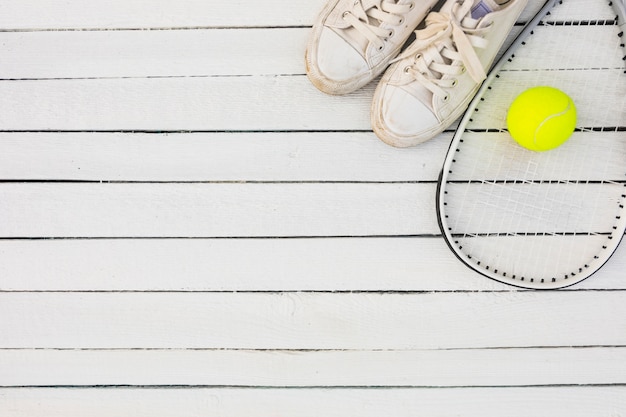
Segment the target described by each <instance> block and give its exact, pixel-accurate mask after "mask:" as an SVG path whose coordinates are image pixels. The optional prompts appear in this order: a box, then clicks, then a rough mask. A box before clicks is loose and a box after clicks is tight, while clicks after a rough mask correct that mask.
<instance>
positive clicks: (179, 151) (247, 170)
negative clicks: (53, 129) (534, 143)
mask: <svg viewBox="0 0 626 417" xmlns="http://www.w3.org/2000/svg"><path fill="white" fill-rule="evenodd" d="M450 139H451V134H450V133H447V134H444V135H442V136H441V138H440V139H438V140H433V141H430V142H427V143H425V144H423V145H422V146H420V147H415V148H411V149H396V148H393V147H391V146H388V145H386V144H384V143H383V142H382V141H380V140H378V138H376V136H375V135H374V134H373V133H372V132H349V133H345V132H269V133H254V132H228V133H170V134H163V133H161V134H159V133H154V134H142V133H97V134H96V133H92V132H79V133H66V132H61V133H59V132H57V133H32V132H20V133H0V178H2V179H3V180H42V181H47V180H65V181H83V180H88V181H153V182H154V181H164V182H174V181H182V182H190V181H213V182H219V181H277V182H281V181H282V182H285V181H314V182H326V181H340V182H377V183H378V182H394V181H395V182H397V181H404V182H408V181H436V179H437V176H438V175H439V171H440V170H441V163H442V161H443V160H444V158H445V154H446V151H447V148H448V146H449V143H450ZM322 167H323V168H322Z"/></svg>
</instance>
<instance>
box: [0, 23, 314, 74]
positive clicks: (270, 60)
mask: <svg viewBox="0 0 626 417" xmlns="http://www.w3.org/2000/svg"><path fill="white" fill-rule="evenodd" d="M309 32H310V29H308V28H280V29H277V28H264V29H198V30H151V31H144V30H128V31H95V32H84V31H69V32H68V31H57V32H0V51H1V52H2V55H3V56H4V57H5V60H6V65H4V66H3V67H2V68H0V78H5V79H6V78H9V79H11V78H14V79H15V78H19V79H23V78H85V77H91V78H94V77H95V78H104V77H172V76H194V77H197V76H213V75H266V74H272V75H274V74H304V49H305V44H306V39H307V37H308V35H309ZM94 45H97V46H98V47H97V48H94Z"/></svg>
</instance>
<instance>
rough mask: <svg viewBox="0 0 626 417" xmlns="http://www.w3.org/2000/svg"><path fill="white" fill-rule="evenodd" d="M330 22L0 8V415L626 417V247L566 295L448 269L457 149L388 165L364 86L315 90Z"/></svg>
mask: <svg viewBox="0 0 626 417" xmlns="http://www.w3.org/2000/svg"><path fill="white" fill-rule="evenodd" d="M324 3H325V1H323V0H314V1H285V0H271V1H270V2H254V1H235V2H227V3H224V2H217V1H213V0H209V1H199V0H182V1H178V2H172V1H167V0H152V1H145V0H131V1H126V0H112V1H108V2H105V3H103V2H96V1H92V0H84V1H75V0H63V1H60V0H53V1H48V2H45V4H44V2H41V1H40V0H23V1H19V2H11V1H4V0H0V54H1V55H2V56H3V60H4V62H3V65H2V66H0V67H1V68H0V96H1V97H2V100H0V131H1V132H0V181H1V182H0V416H2V417H39V416H41V417H44V416H45V417H60V416H63V417H79V416H80V417H82V416H93V417H105V416H106V417H109V416H129V417H130V416H132V417H143V416H146V417H147V416H150V417H170V416H172V417H173V416H176V417H179V416H181V415H184V416H189V417H200V416H207V415H216V416H217V415H219V416H232V417H244V416H245V417H249V416H255V417H256V416H258V417H264V416H267V417H276V416H284V415H298V416H303V417H307V416H319V415H324V416H330V417H333V416H337V417H339V416H341V417H345V416H352V415H355V416H356V415H358V416H362V417H369V416H372V417H373V416H377V417H378V416H386V415H393V416H398V417H403V416H406V417H408V416H421V415H424V416H442V417H443V416H450V415H464V416H465V415H467V416H481V417H488V416H496V415H497V416H499V417H500V416H504V417H508V416H511V417H512V416H519V417H521V416H524V417H526V416H529V415H531V416H533V415H536V416H540V415H549V416H567V417H579V416H580V417H583V416H584V417H589V416H606V417H616V416H619V415H626V400H625V399H626V381H625V380H624V375H626V369H625V368H624V364H625V363H626V357H625V348H624V346H626V339H625V338H626V319H624V317H625V315H624V314H623V313H624V306H625V305H626V299H625V298H624V297H625V295H626V293H625V292H624V290H625V289H626V281H624V280H623V271H624V270H625V268H626V246H624V245H622V246H621V247H620V248H619V249H618V252H617V253H616V255H615V256H614V258H613V259H611V261H610V262H609V263H608V264H607V265H606V266H605V267H604V268H603V269H602V270H600V271H599V272H598V273H597V274H596V275H594V276H593V277H592V278H591V279H589V280H586V281H584V282H582V283H580V284H578V285H576V286H575V287H573V288H568V289H567V290H564V291H559V292H550V293H546V292H529V291H522V290H518V289H516V288H513V287H509V286H506V285H504V284H501V283H497V282H494V281H491V280H488V279H486V278H484V277H482V276H480V275H478V274H475V273H473V272H471V271H470V270H468V269H467V268H465V267H464V266H463V265H462V264H461V263H460V262H459V261H458V260H457V259H456V258H455V257H454V255H453V254H452V253H451V252H450V250H449V249H448V248H447V247H446V246H445V243H444V241H443V240H442V239H441V238H440V237H439V229H438V226H437V223H436V219H435V212H434V193H435V184H434V182H435V181H436V179H437V175H438V173H439V170H440V167H441V163H442V162H443V159H444V155H445V153H446V150H447V147H448V144H449V141H450V138H451V130H452V129H454V126H452V127H451V129H450V130H449V131H448V132H446V133H444V134H442V135H440V136H439V137H438V138H436V139H435V140H433V141H430V142H428V143H425V144H423V145H421V146H419V147H416V148H412V149H403V150H399V149H394V148H391V147H388V146H386V145H384V144H383V143H381V142H380V141H379V140H378V139H376V137H375V136H374V134H373V133H372V132H371V128H370V123H369V107H370V100H371V96H372V94H373V89H374V87H375V83H371V84H370V85H369V86H367V87H366V88H365V89H363V90H360V91H358V92H357V93H354V94H350V95H347V96H343V97H330V96H327V95H324V94H322V93H320V92H318V91H317V90H316V89H315V88H314V87H312V86H311V85H310V83H309V82H308V80H307V79H306V77H305V76H304V65H303V51H304V45H305V42H306V38H307V36H308V33H309V30H310V25H311V24H312V22H313V20H314V18H315V15H316V13H317V12H318V11H319V10H320V9H321V7H322V6H323V4H324ZM539 3H540V1H539V0H530V2H529V6H528V7H527V9H526V10H525V12H524V13H523V15H522V17H521V18H520V21H524V20H527V19H528V18H529V16H530V15H531V14H532V12H533V10H536V9H537V8H538V6H539ZM568 3H569V1H568ZM589 7H590V6H589V2H588V1H587V0H571V5H570V6H569V7H565V8H561V9H562V10H564V13H561V14H556V15H554V16H553V19H554V20H557V21H561V22H570V21H572V20H576V19H582V20H584V19H585V18H586V13H587V10H588V8H589ZM612 18H613V16H609V15H607V16H606V19H612ZM519 27H520V26H517V27H516V28H515V29H514V31H513V32H514V33H516V32H517V31H519ZM559 28H560V29H564V30H584V31H590V32H589V36H588V37H587V39H588V44H587V45H586V46H584V47H585V48H590V47H591V46H593V45H594V43H597V38H596V37H594V36H593V33H591V32H592V31H593V30H594V27H593V26H585V25H583V26H579V25H578V26H576V27H575V28H574V27H572V26H567V25H565V26H559ZM511 39H512V35H510V36H509V38H508V40H507V43H509V42H510V41H511ZM590 58H591V59H593V58H592V55H590ZM520 65H521V67H533V66H535V65H536V63H534V62H527V63H521V64H520ZM610 65H611V64H606V66H610ZM585 72H586V74H584V75H582V73H581V74H579V75H580V76H581V77H583V78H584V77H586V76H589V75H590V72H588V71H585ZM593 74H596V73H593ZM593 74H592V75H593ZM607 98H608V99H616V97H612V96H610V95H609V96H607ZM612 117H613V118H614V119H616V120H618V121H619V115H615V114H613V115H612ZM614 135H615V134H614ZM598 140H600V141H602V140H609V139H607V136H606V135H602V136H600V137H599V138H598ZM578 173H579V174H580V175H585V176H588V174H590V173H584V171H578ZM50 237H53V239H49V238H50Z"/></svg>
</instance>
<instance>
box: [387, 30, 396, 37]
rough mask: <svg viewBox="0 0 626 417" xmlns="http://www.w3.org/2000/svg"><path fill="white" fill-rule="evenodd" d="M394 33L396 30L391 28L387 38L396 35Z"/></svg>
mask: <svg viewBox="0 0 626 417" xmlns="http://www.w3.org/2000/svg"><path fill="white" fill-rule="evenodd" d="M394 34H395V32H394V31H393V29H391V30H390V31H389V34H388V35H387V38H391V37H393V35H394Z"/></svg>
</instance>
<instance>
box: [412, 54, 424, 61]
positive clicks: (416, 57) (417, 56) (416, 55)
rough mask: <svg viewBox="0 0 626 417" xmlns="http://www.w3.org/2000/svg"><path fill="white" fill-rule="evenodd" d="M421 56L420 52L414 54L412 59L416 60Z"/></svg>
mask: <svg viewBox="0 0 626 417" xmlns="http://www.w3.org/2000/svg"><path fill="white" fill-rule="evenodd" d="M421 57H422V54H415V58H414V60H415V61H417V60H419V59H420V58H421Z"/></svg>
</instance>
